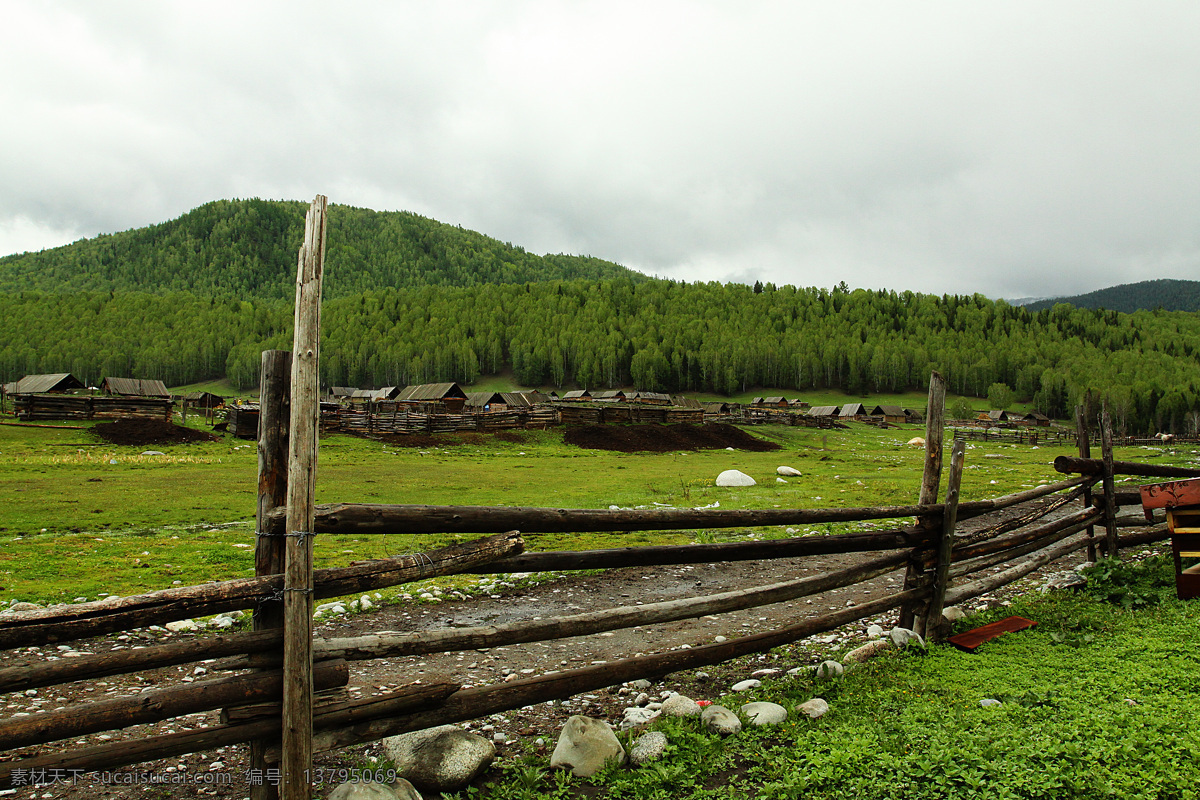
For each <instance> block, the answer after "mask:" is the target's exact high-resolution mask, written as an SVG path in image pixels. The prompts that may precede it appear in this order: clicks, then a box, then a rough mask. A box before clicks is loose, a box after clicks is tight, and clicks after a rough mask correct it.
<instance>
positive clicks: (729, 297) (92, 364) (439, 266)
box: [0, 200, 1200, 431]
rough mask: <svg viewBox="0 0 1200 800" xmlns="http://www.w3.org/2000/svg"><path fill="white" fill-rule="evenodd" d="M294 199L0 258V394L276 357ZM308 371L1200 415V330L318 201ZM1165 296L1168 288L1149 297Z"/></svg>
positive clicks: (1188, 418) (195, 372)
mask: <svg viewBox="0 0 1200 800" xmlns="http://www.w3.org/2000/svg"><path fill="white" fill-rule="evenodd" d="M305 208H306V206H305V205H304V204H302V203H295V202H275V201H262V200H222V201H216V202H213V203H208V204H206V205H204V206H201V207H200V208H197V209H195V210H194V211H192V212H189V213H188V214H185V215H184V216H182V217H180V218H179V219H176V220H172V221H170V222H166V223H163V224H161V225H155V226H151V227H149V228H142V229H138V230H133V231H126V232H124V233H118V234H113V235H108V236H101V237H98V238H96V239H91V240H86V241H80V242H76V243H74V244H72V245H67V246H65V247H60V248H56V249H53V250H46V251H42V252H40V253H28V254H23V255H20V256H10V257H8V258H3V259H0V320H3V325H0V379H2V380H4V381H10V380H16V379H17V378H20V377H21V376H23V375H25V374H29V373H39V372H66V371H69V372H73V373H75V374H76V375H77V376H78V377H80V378H82V379H84V380H88V381H92V382H96V381H99V380H100V379H102V378H103V377H105V376H113V375H115V376H126V377H139V378H160V379H162V380H164V381H165V382H166V383H167V384H168V385H170V386H177V385H181V384H185V383H192V382H197V381H201V380H209V379H213V378H219V377H222V376H228V377H229V378H230V379H231V380H232V381H233V382H234V383H235V384H236V385H238V386H241V387H250V386H253V385H254V384H255V382H256V381H257V378H258V364H259V353H260V351H262V350H263V349H267V348H287V347H289V346H290V340H291V325H292V301H291V298H292V293H293V284H294V280H295V278H294V276H295V269H296V253H297V251H298V249H299V244H300V239H301V236H302V225H303V215H304V211H305ZM329 225H330V229H329V247H328V256H327V261H326V265H327V270H326V271H327V281H326V287H327V288H326V292H325V297H326V302H325V307H324V312H323V315H322V316H323V320H322V335H323V343H322V348H323V350H322V363H321V378H322V381H323V383H324V384H325V385H351V386H364V387H366V386H385V385H405V384H412V383H427V382H435V381H450V380H456V381H461V382H468V383H469V382H473V381H474V380H476V379H477V378H479V377H480V376H481V375H490V374H496V373H500V372H504V371H509V370H511V372H512V374H513V376H514V378H515V380H516V381H517V382H518V383H519V384H521V385H523V386H546V385H549V386H554V387H559V388H563V387H571V386H584V387H592V388H596V387H600V388H612V387H617V386H630V385H632V386H634V387H637V388H640V389H647V390H660V391H684V392H686V391H705V392H715V393H721V394H729V393H733V392H740V391H745V390H747V389H752V388H755V387H772V388H779V389H785V390H793V391H797V392H803V391H805V390H807V389H815V388H830V389H841V390H844V391H846V392H848V393H851V394H853V395H857V396H863V397H866V396H868V395H869V394H871V393H873V392H889V393H890V392H897V391H904V390H908V389H924V388H925V386H926V385H927V383H928V379H929V371H930V370H931V369H937V370H940V371H941V372H942V373H943V374H944V375H945V376H946V378H947V380H948V381H949V386H950V389H951V391H953V392H956V393H958V394H964V395H973V396H977V397H982V396H992V397H1013V396H1015V397H1016V398H1018V399H1022V400H1031V401H1032V402H1033V403H1034V405H1035V406H1036V407H1037V408H1038V409H1040V410H1042V411H1044V412H1046V413H1047V414H1050V415H1051V416H1056V417H1064V416H1066V415H1067V413H1068V410H1069V409H1071V408H1072V407H1073V406H1074V405H1075V404H1076V403H1078V402H1080V400H1081V399H1082V398H1083V397H1085V396H1086V395H1087V393H1089V392H1090V393H1091V396H1092V397H1093V398H1097V399H1099V400H1103V401H1104V402H1107V403H1108V405H1109V407H1110V409H1111V410H1112V411H1113V414H1114V416H1115V419H1116V422H1117V424H1118V426H1120V427H1121V428H1122V429H1125V430H1130V431H1150V430H1173V431H1184V430H1189V429H1193V430H1194V429H1195V428H1196V425H1197V422H1198V421H1200V370H1198V358H1200V353H1198V350H1200V335H1198V334H1200V316H1197V315H1196V314H1193V313H1184V312H1168V311H1163V310H1155V311H1138V312H1136V313H1132V314H1125V313H1118V312H1117V311H1114V310H1107V311H1104V310H1087V309H1081V308H1074V307H1071V306H1069V305H1063V304H1058V305H1055V306H1053V307H1052V308H1047V309H1042V310H1039V311H1033V310H1030V309H1027V308H1020V307H1016V306H1012V305H1009V304H1008V303H1005V302H1004V301H992V300H989V299H987V298H985V297H982V296H980V295H974V296H955V295H944V296H940V297H939V296H936V295H922V294H914V293H912V292H902V293H897V292H894V291H865V290H861V289H859V290H854V291H850V290H849V289H848V288H847V287H845V286H844V285H841V286H839V287H837V288H834V289H829V290H827V289H817V288H796V287H792V286H783V287H775V286H773V285H770V284H768V285H766V286H763V285H762V284H760V283H756V284H755V285H754V287H749V286H744V285H740V284H727V285H724V284H717V283H691V284H689V283H686V282H676V281H664V280H653V279H650V278H647V277H646V276H644V275H640V274H638V273H636V272H633V271H631V270H628V269H626V268H624V267H621V266H619V265H617V264H613V263H610V262H606V261H601V260H599V259H593V258H588V257H578V256H565V255H559V256H536V255H532V254H529V253H526V252H525V251H524V250H523V249H522V248H520V247H515V246H513V245H510V244H506V243H502V242H499V241H497V240H495V239H491V238H489V237H486V236H483V235H482V234H479V233H475V232H473V231H467V230H463V229H462V228H458V227H454V226H450V225H445V224H442V223H439V222H436V221H434V220H430V219H426V218H424V217H420V216H417V215H415V214H408V213H404V212H375V211H370V210H366V209H357V208H349V207H346V206H332V207H331V213H330V215H329ZM1161 283H1170V282H1161Z"/></svg>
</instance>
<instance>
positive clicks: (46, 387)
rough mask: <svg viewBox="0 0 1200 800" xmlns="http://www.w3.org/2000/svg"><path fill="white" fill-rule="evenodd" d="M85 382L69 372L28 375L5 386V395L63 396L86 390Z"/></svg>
mask: <svg viewBox="0 0 1200 800" xmlns="http://www.w3.org/2000/svg"><path fill="white" fill-rule="evenodd" d="M86 388H87V387H86V386H84V385H83V381H81V380H79V379H78V378H76V377H75V376H74V375H72V374H71V373H69V372H55V373H52V374H47V375H26V376H25V377H24V378H21V380H19V381H12V382H11V383H6V384H4V393H5V394H62V393H64V392H73V391H76V390H79V389H86Z"/></svg>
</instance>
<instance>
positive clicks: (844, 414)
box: [838, 403, 870, 419]
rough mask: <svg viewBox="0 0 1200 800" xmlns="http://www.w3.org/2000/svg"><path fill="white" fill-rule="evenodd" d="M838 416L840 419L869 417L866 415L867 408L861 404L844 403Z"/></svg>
mask: <svg viewBox="0 0 1200 800" xmlns="http://www.w3.org/2000/svg"><path fill="white" fill-rule="evenodd" d="M838 416H839V417H841V418H842V419H865V418H866V417H868V416H870V415H869V414H867V407H866V406H864V405H863V404H862V403H846V405H844V406H842V411H841V413H840V414H838Z"/></svg>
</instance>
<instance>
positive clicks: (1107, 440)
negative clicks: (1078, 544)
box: [1100, 406, 1117, 558]
mask: <svg viewBox="0 0 1200 800" xmlns="http://www.w3.org/2000/svg"><path fill="white" fill-rule="evenodd" d="M1100 458H1101V459H1102V460H1103V463H1104V479H1103V483H1104V529H1105V535H1104V555H1106V556H1108V557H1109V558H1117V496H1116V495H1117V486H1116V482H1115V481H1113V443H1112V418H1111V417H1109V415H1108V408H1107V406H1106V407H1105V408H1104V410H1103V411H1102V412H1100Z"/></svg>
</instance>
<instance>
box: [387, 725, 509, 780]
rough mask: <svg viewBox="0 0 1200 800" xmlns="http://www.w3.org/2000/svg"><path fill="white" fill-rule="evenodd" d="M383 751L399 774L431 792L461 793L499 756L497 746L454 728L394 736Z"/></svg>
mask: <svg viewBox="0 0 1200 800" xmlns="http://www.w3.org/2000/svg"><path fill="white" fill-rule="evenodd" d="M383 749H384V751H385V752H386V753H387V755H388V758H389V759H391V761H392V763H393V764H395V766H396V773H397V774H398V775H400V776H401V777H403V778H407V779H408V780H409V781H411V782H412V783H413V784H414V785H416V786H418V787H419V788H421V790H423V791H427V792H457V791H458V790H459V789H461V788H463V787H464V786H466V785H467V784H468V783H470V782H471V780H472V779H473V778H474V777H475V776H476V775H478V774H479V773H480V772H482V771H483V770H484V769H486V768H487V766H488V765H489V764H491V763H492V759H494V758H495V757H496V746H495V745H494V744H492V743H491V742H489V741H488V740H487V739H485V738H483V737H482V736H477V735H476V734H473V733H467V732H466V731H464V730H462V729H461V728H457V727H455V726H454V725H439V726H438V727H436V728H426V729H425V730H423V731H413V732H412V733H405V734H401V735H400V736H392V737H390V738H388V739H384V740H383Z"/></svg>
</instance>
